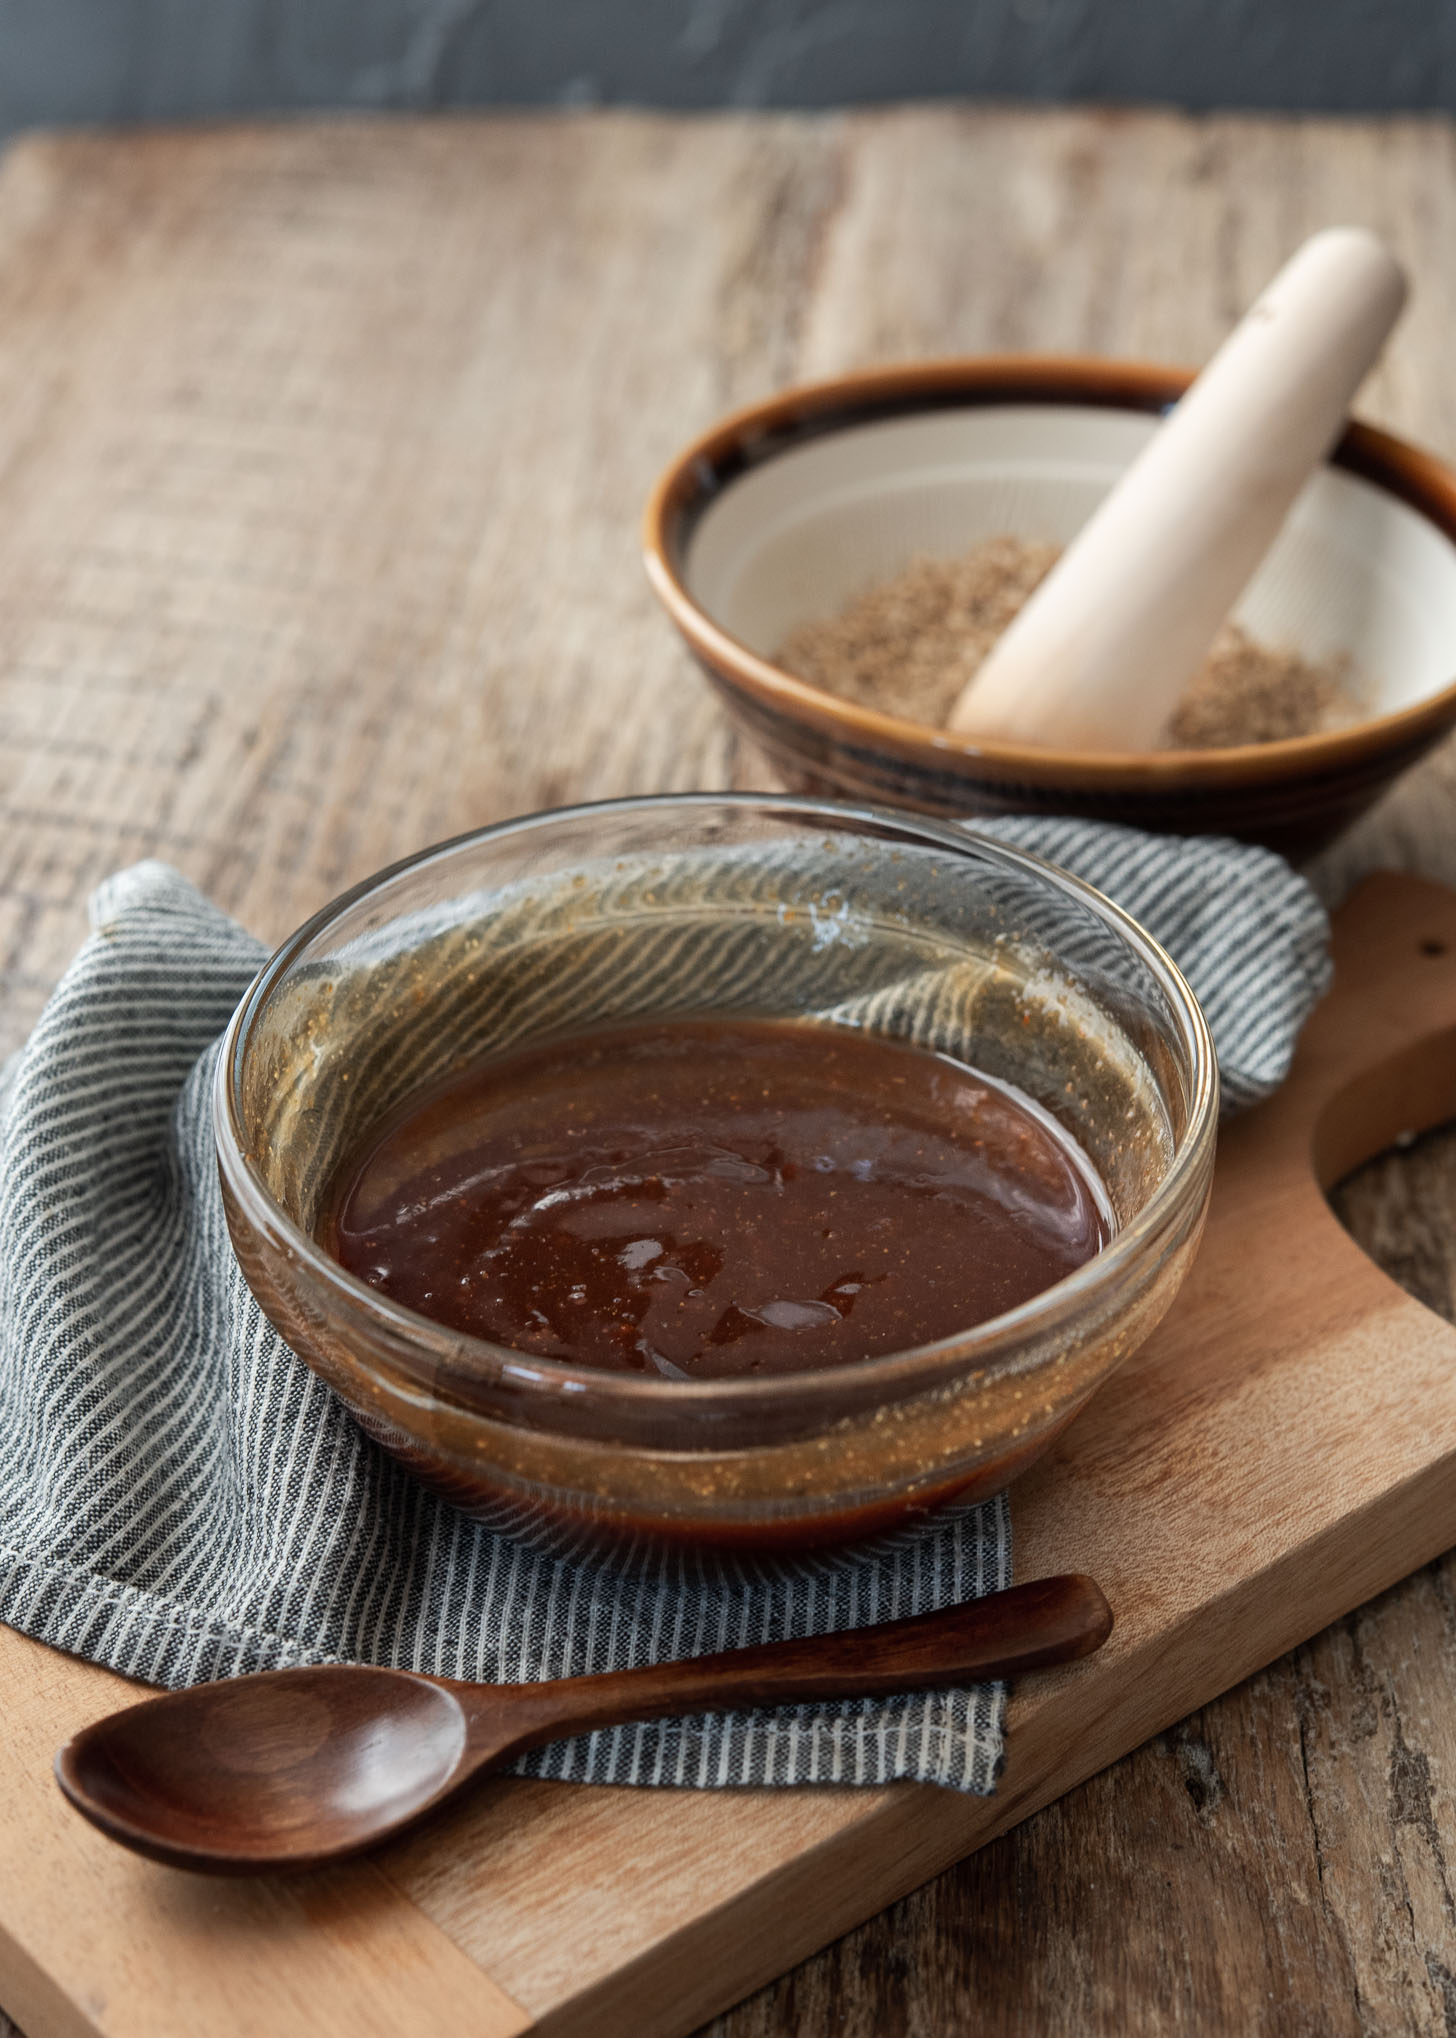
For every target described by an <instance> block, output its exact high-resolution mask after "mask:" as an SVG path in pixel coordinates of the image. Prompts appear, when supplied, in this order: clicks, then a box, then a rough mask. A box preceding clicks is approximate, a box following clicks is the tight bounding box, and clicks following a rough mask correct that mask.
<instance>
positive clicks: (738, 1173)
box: [320, 1019, 1110, 1380]
mask: <svg viewBox="0 0 1456 2038" xmlns="http://www.w3.org/2000/svg"><path fill="white" fill-rule="evenodd" d="M1109 1230H1110V1227H1109V1223H1108V1220H1107V1216H1106V1203H1105V1199H1104V1197H1103V1196H1102V1193H1101V1190H1100V1188H1099V1186H1098V1185H1097V1183H1096V1181H1095V1178H1094V1177H1093V1175H1092V1172H1091V1170H1090V1168H1089V1166H1088V1164H1087V1162H1086V1161H1085V1159H1084V1158H1083V1157H1082V1156H1081V1154H1080V1153H1079V1152H1078V1151H1077V1150H1076V1148H1075V1147H1074V1146H1073V1145H1072V1143H1071V1141H1070V1140H1069V1139H1068V1138H1067V1137H1066V1136H1065V1135H1064V1134H1063V1133H1062V1132H1061V1131H1060V1130H1059V1129H1058V1128H1057V1127H1056V1126H1055V1125H1054V1123H1053V1122H1052V1120H1051V1119H1050V1118H1049V1117H1047V1116H1046V1115H1045V1114H1044V1113H1043V1112H1042V1111H1041V1110H1039V1109H1038V1107H1037V1106H1035V1105H1033V1104H1032V1103H1031V1102H1030V1101H1029V1100H1027V1099H1025V1098H1022V1097H1020V1096H1018V1095H1017V1094H1016V1093H1015V1092H1014V1091H1012V1090H1010V1089H1009V1088H1007V1087H1006V1086H1004V1085H1002V1084H999V1083H997V1082H995V1081H993V1080H992V1079H991V1078H989V1077H987V1076H984V1075H981V1074H979V1073H978V1072H977V1071H976V1070H974V1069H972V1068H968V1067H966V1066H964V1065H963V1064H961V1063H958V1062H954V1061H951V1060H948V1059H947V1058H945V1057H944V1056H941V1055H935V1054H931V1053H928V1052H926V1051H924V1050H922V1049H918V1048H912V1047H906V1046H903V1045H901V1044H899V1043H896V1042H892V1041H886V1040H882V1039H877V1038H875V1037H874V1036H872V1035H868V1034H864V1033H858V1032H854V1031H852V1030H850V1029H848V1028H845V1027H834V1026H818V1025H812V1024H809V1023H806V1022H796V1021H791V1020H754V1019H673V1020H666V1021H658V1022H651V1023H644V1024H637V1025H631V1026H623V1027H617V1028H614V1029H612V1030H610V1031H605V1030H604V1031H600V1032H596V1033H589V1034H581V1035H577V1036H575V1037H574V1038H569V1039H566V1040H558V1041H555V1042H552V1043H549V1044H547V1045H544V1046H536V1047H530V1048H526V1049H524V1050H521V1051H519V1052H516V1053H513V1054H510V1055H507V1056H504V1057H502V1058H500V1059H498V1060H495V1061H491V1062H488V1063H486V1064H484V1065H482V1066H480V1067H477V1068H475V1069H472V1070H470V1071H468V1072H466V1073H465V1074H463V1075H460V1076H457V1077H455V1078H454V1079H452V1080H451V1081H450V1082H449V1083H448V1084H446V1085H445V1086H444V1087H442V1088H440V1089H437V1090H435V1091H433V1092H431V1093H429V1094H428V1095H426V1096H424V1097H421V1098H417V1099H415V1100H414V1101H413V1102H412V1103H411V1104H409V1105H408V1106H406V1107H405V1109H404V1110H403V1111H402V1112H400V1113H399V1114H398V1115H397V1116H396V1117H395V1118H394V1119H393V1120H392V1121H391V1122H390V1123H389V1124H387V1125H386V1126H384V1127H382V1128H381V1129H380V1130H379V1131H378V1132H377V1133H376V1134H375V1135H374V1136H373V1138H372V1139H371V1140H370V1141H369V1142H368V1143H367V1145H366V1147H365V1149H364V1150H363V1151H362V1152H361V1153H359V1154H358V1155H356V1156H355V1158H354V1159H353V1160H352V1161H351V1162H350V1163H349V1164H348V1165H347V1166H346V1167H345V1168H344V1169H342V1170H341V1171H340V1174H339V1175H338V1177H337V1179H336V1181H335V1184H334V1187H333V1193H332V1196H331V1198H330V1200H329V1205H328V1215H327V1217H326V1220H325V1223H324V1224H323V1226H322V1228H321V1233H320V1236H321V1239H322V1242H323V1244H324V1245H325V1247H326V1248H327V1250H328V1251H330V1252H331V1253H332V1254H333V1255H334V1257H335V1258H337V1259H338V1260H339V1261H340V1262H341V1263H342V1264H343V1265H344V1266H345V1267H346V1268H347V1269H348V1270H349V1272H350V1273H352V1274H355V1275H357V1276H358V1277H359V1279H360V1280H363V1281H367V1282H368V1283H370V1285H371V1286H373V1287H376V1288H379V1289H382V1290H383V1291H384V1292H385V1293H386V1294H387V1295H389V1296H391V1297H392V1298H393V1299H394V1300H395V1301H396V1302H399V1303H402V1304H404V1305H405V1307H407V1308H409V1309H413V1310H417V1311H418V1312H419V1313H420V1314H421V1315H422V1316H428V1317H433V1318H434V1319H435V1320H436V1321H438V1322H440V1323H443V1324H447V1325H449V1326H450V1327H451V1328H453V1329H456V1330H461V1331H466V1332H468V1333H469V1334H470V1335H472V1336H474V1337H480V1338H487V1339H490V1340H492V1341H493V1342H494V1343H496V1344H502V1345H508V1346H511V1347H512V1348H514V1349H516V1350H519V1351H522V1352H530V1353H535V1354H538V1355H540V1356H544V1357H550V1358H557V1359H567V1360H571V1361H573V1362H575V1363H577V1364H579V1365H588V1366H604V1367H611V1368H615V1369H619V1370H624V1371H629V1372H640V1373H646V1374H649V1375H661V1376H665V1377H666V1378H668V1379H674V1380H677V1379H705V1378H721V1377H724V1376H727V1375H736V1374H751V1373H782V1372H792V1371H802V1370H806V1369H812V1368H815V1367H822V1366H832V1365H842V1364H844V1363H846V1362H847V1361H852V1360H857V1359H865V1358H871V1357H875V1356H877V1355H879V1354H882V1353H886V1352H893V1351H902V1350H905V1349H907V1348H909V1347H911V1346H914V1345H919V1344H925V1343H929V1342H930V1341H932V1340H934V1339H937V1338H942V1337H948V1336H950V1335H952V1334H953V1333H955V1332H957V1331H962V1330H965V1329H967V1328H969V1326H971V1325H972V1324H975V1323H979V1322H982V1321H984V1320H985V1319H986V1318H987V1317H991V1316H997V1315H1000V1314H1001V1312H1002V1311H1004V1310H1007V1309H1011V1308H1014V1307H1015V1306H1016V1305H1017V1304H1018V1303H1021V1302H1025V1301H1027V1300H1028V1299H1029V1298H1030V1297H1031V1296H1033V1295H1035V1294H1037V1293H1038V1292H1039V1291H1040V1290H1042V1289H1044V1288H1047V1287H1049V1286H1050V1285H1051V1283H1052V1282H1054V1281H1057V1280H1060V1279H1061V1277H1062V1276H1063V1275H1065V1274H1069V1273H1071V1272H1072V1270H1073V1269H1074V1268H1075V1267H1078V1266H1080V1265H1081V1264H1082V1263H1083V1261H1085V1260H1087V1259H1089V1258H1090V1257H1091V1256H1092V1254H1093V1253H1095V1252H1096V1251H1097V1250H1098V1249H1099V1248H1100V1247H1101V1246H1102V1245H1103V1244H1105V1243H1106V1241H1107V1238H1108V1235H1109Z"/></svg>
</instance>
